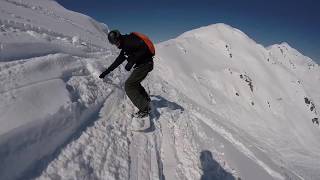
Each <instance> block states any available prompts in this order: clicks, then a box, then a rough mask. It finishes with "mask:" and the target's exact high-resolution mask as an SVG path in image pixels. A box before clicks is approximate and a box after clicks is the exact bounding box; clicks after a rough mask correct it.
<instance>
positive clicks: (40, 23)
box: [0, 0, 107, 61]
mask: <svg viewBox="0 0 320 180" xmlns="http://www.w3.org/2000/svg"><path fill="white" fill-rule="evenodd" d="M0 5H1V6H0V14H1V16H0V39H1V42H0V52H1V53H0V61H9V60H17V59H22V58H29V57H34V56H42V55H46V54H50V53H57V52H65V53H70V54H76V55H84V52H83V51H93V50H95V51H97V50H102V49H105V48H106V47H107V44H106V43H105V42H106V36H105V33H103V32H104V31H106V30H107V26H106V25H104V24H101V23H98V22H96V21H95V20H93V19H92V18H90V17H88V16H85V15H82V14H79V13H75V12H71V11H68V10H66V9H65V8H63V7H62V6H60V5H59V4H58V3H57V2H55V1H48V0H45V1H42V0H30V1H29V0H22V1H20V0H19V1H17V0H2V1H1V2H0ZM71 45H72V46H71Z"/></svg>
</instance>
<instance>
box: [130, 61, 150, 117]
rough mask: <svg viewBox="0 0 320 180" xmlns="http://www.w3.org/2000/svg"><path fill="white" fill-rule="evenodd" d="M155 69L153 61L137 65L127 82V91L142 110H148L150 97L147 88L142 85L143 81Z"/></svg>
mask: <svg viewBox="0 0 320 180" xmlns="http://www.w3.org/2000/svg"><path fill="white" fill-rule="evenodd" d="M152 69H153V61H150V62H148V63H146V64H141V65H140V66H139V67H136V68H135V69H134V70H133V72H132V73H131V75H130V76H129V78H128V79H127V80H126V82H125V91H126V94H127V96H128V97H129V99H130V100H131V101H132V103H133V104H134V105H135V106H136V107H137V108H138V109H139V110H140V111H144V110H147V108H148V107H149V101H150V97H149V94H148V93H147V92H146V90H145V89H144V88H143V86H141V82H142V81H143V80H144V79H145V78H146V77H147V75H148V73H149V72H150V71H152Z"/></svg>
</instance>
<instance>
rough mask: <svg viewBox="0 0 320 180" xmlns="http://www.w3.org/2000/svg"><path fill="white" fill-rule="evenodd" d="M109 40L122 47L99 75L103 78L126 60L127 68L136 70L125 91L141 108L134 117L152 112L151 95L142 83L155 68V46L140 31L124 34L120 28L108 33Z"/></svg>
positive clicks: (141, 116)
mask: <svg viewBox="0 0 320 180" xmlns="http://www.w3.org/2000/svg"><path fill="white" fill-rule="evenodd" d="M108 40H109V42H110V43H111V44H113V45H115V46H117V47H118V48H119V49H121V52H120V54H119V56H118V57H117V58H116V59H115V61H114V62H113V63H112V64H111V65H110V66H109V67H108V68H107V69H106V70H105V71H104V72H103V73H102V74H101V75H100V76H99V78H101V79H103V78H104V77H105V76H106V75H107V74H109V73H110V72H111V71H113V70H114V69H115V68H117V67H118V66H119V65H120V64H122V63H123V62H124V61H125V60H127V64H126V66H125V69H126V70H127V71H130V70H131V69H132V67H133V68H134V70H133V71H132V73H131V75H130V76H129V78H128V79H127V80H126V82H125V92H126V94H127V96H128V97H129V99H130V100H131V101H132V103H133V104H134V105H135V106H136V107H137V108H138V109H139V111H138V112H137V113H135V114H134V117H138V118H143V117H146V116H148V115H149V112H150V109H151V108H150V101H151V99H150V97H149V94H148V93H147V92H146V90H145V89H144V88H143V86H142V85H141V82H142V81H143V80H144V79H145V78H146V76H147V75H148V73H149V72H150V71H152V69H153V56H154V55H155V48H154V45H153V43H152V42H151V41H150V39H149V38H148V37H147V36H145V35H143V34H141V33H138V32H133V33H130V34H125V35H122V34H121V33H120V32H119V31H118V30H112V31H110V32H109V33H108Z"/></svg>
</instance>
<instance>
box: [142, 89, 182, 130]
mask: <svg viewBox="0 0 320 180" xmlns="http://www.w3.org/2000/svg"><path fill="white" fill-rule="evenodd" d="M151 98H152V100H151V104H152V106H153V108H152V110H151V113H150V116H149V120H150V127H149V128H147V129H145V130H143V132H146V133H148V132H153V131H154V130H155V129H156V128H155V125H154V122H155V121H158V120H159V118H160V116H161V113H160V111H159V110H160V109H161V108H168V109H170V110H180V111H181V112H183V111H184V108H183V107H182V106H180V105H179V104H177V103H175V102H172V101H169V100H167V99H165V98H164V97H162V96H159V95H157V96H151Z"/></svg>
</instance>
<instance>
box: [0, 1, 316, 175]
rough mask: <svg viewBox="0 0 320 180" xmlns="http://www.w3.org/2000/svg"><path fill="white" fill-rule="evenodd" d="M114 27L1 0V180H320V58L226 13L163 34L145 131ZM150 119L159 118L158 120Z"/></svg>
mask: <svg viewBox="0 0 320 180" xmlns="http://www.w3.org/2000/svg"><path fill="white" fill-rule="evenodd" d="M107 31H108V27H107V26H106V25H105V24H101V23H98V22H96V21H95V20H93V19H91V18H90V17H88V16H85V15H82V14H79V13H76V12H72V11H69V10H66V9H65V8H63V7H62V6H60V5H59V4H58V3H57V2H55V1H50V0H28V1H24V0H1V1H0V80H1V81H0V123H1V126H0V160H1V165H0V179H8V180H10V179H34V178H35V179H90V180H91V179H108V180H111V179H130V180H138V179H139V180H144V179H161V180H164V179H170V180H171V179H190V180H194V179H225V180H229V179H231V180H232V179H237V178H241V179H246V180H250V179H252V180H256V179H262V180H263V179H312V180H313V179H314V180H315V179H317V178H318V177H320V174H319V172H320V171H319V167H320V161H319V160H320V155H319V154H320V145H319V140H320V131H319V125H317V122H318V119H319V114H318V113H319V112H318V111H319V110H318V109H319V108H320V107H319V103H320V95H319V93H318V91H319V90H318V89H319V88H320V87H319V85H320V68H319V65H318V64H316V63H315V62H314V61H312V60H311V59H310V58H308V57H306V56H304V55H302V54H301V53H299V52H298V51H297V50H295V49H294V48H292V47H290V46H289V45H288V44H287V43H282V44H279V45H272V46H270V47H267V48H265V47H263V46H262V45H259V44H257V43H256V42H255V41H253V40H252V39H250V38H249V37H248V36H247V35H245V34H244V33H243V32H241V31H240V30H238V29H235V28H233V27H230V26H228V25H225V24H215V25H211V26H207V27H202V28H199V29H195V30H192V31H189V32H186V33H184V34H182V35H180V36H179V37H177V38H176V39H172V40H169V41H166V42H162V43H160V44H158V45H157V55H156V57H155V60H154V62H155V69H154V71H152V72H151V73H150V75H149V76H148V77H147V79H146V80H145V81H144V82H143V84H144V86H145V87H147V90H148V91H149V92H150V94H151V95H152V96H151V99H152V105H153V110H152V115H151V116H150V119H145V121H146V123H147V124H148V123H150V128H148V129H147V130H146V132H145V133H137V132H133V131H131V130H130V129H131V121H132V118H131V117H130V114H131V113H132V112H133V111H134V110H135V108H134V106H133V105H132V104H131V102H130V101H129V99H128V98H127V97H126V95H125V92H124V90H123V84H124V82H125V80H126V78H127V76H128V75H129V73H127V72H126V71H125V70H124V68H123V67H120V68H118V69H116V70H115V71H114V72H112V73H111V74H110V75H108V77H107V79H106V80H104V81H103V80H101V79H99V78H98V75H99V74H100V73H101V72H102V71H103V70H104V69H105V68H106V67H107V66H108V65H110V64H111V63H112V61H113V60H114V59H115V58H116V56H117V54H118V51H117V50H116V49H115V48H114V47H111V46H110V45H109V44H108V43H107V39H106V35H105V32H107ZM149 121H150V122H149Z"/></svg>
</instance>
